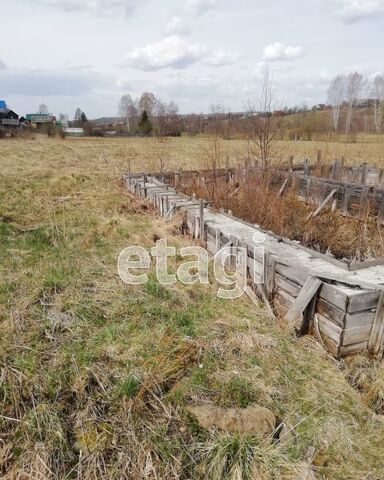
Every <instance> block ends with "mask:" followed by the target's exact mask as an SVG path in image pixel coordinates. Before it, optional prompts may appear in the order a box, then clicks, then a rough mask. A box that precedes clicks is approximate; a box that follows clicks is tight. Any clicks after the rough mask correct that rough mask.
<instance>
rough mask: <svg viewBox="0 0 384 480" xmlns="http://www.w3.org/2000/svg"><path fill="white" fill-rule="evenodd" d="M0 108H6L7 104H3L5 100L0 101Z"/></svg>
mask: <svg viewBox="0 0 384 480" xmlns="http://www.w3.org/2000/svg"><path fill="white" fill-rule="evenodd" d="M0 108H7V104H6V103H5V100H0Z"/></svg>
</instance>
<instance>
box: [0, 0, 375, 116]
mask: <svg viewBox="0 0 384 480" xmlns="http://www.w3.org/2000/svg"><path fill="white" fill-rule="evenodd" d="M0 2H1V36H0V99H2V98H4V99H5V100H6V101H7V103H8V104H9V106H10V107H11V108H13V109H14V110H15V111H16V112H17V113H19V114H25V113H27V112H31V111H36V110H37V108H38V105H39V104H41V103H45V104H47V105H48V107H49V110H50V111H52V112H53V113H56V114H58V113H59V112H62V113H67V114H69V116H70V118H72V117H73V114H74V111H75V109H76V107H80V108H81V109H82V110H84V111H85V112H86V114H87V115H88V117H98V116H111V115H116V113H117V104H118V100H119V98H120V97H121V95H122V94H124V93H129V94H131V95H132V96H138V95H140V93H141V92H142V91H144V90H151V91H153V92H154V93H155V94H156V95H158V96H159V97H161V98H162V99H164V100H167V101H169V100H171V99H173V100H175V101H176V103H178V104H179V106H180V110H181V112H183V113H188V112H197V113H198V112H201V111H209V107H210V105H211V104H222V105H224V106H225V107H226V108H227V109H228V110H231V111H238V110H241V109H242V106H243V105H244V104H245V101H246V99H247V96H248V92H249V91H251V90H253V89H254V88H255V85H257V82H258V81H260V76H261V74H262V71H263V69H264V68H265V65H269V68H270V70H271V71H272V72H273V77H274V79H275V81H276V82H277V84H278V87H279V95H280V97H281V98H282V99H283V100H284V102H285V103H286V104H288V105H294V104H300V105H302V104H303V103H307V104H308V105H313V104H315V103H319V102H324V101H325V99H326V90H327V86H328V82H329V80H330V78H332V77H333V76H334V75H336V74H337V73H345V72H349V71H352V70H355V69H357V70H359V71H360V72H362V73H364V74H365V75H367V76H373V75H375V74H377V73H380V72H384V0H305V1H303V0H300V1H299V0H268V1H260V0H235V1H234V0H184V1H180V0H179V1H177V0H0Z"/></svg>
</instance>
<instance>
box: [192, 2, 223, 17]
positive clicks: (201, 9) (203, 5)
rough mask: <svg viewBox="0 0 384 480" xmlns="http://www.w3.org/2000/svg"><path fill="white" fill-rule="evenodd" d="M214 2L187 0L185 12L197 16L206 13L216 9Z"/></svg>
mask: <svg viewBox="0 0 384 480" xmlns="http://www.w3.org/2000/svg"><path fill="white" fill-rule="evenodd" d="M216 5H217V1H216V0H187V3H186V7H187V10H188V11H189V12H190V13H192V14H193V15H196V16H199V15H203V14H204V13H206V12H207V11H208V10H211V9H212V8H214V7H216Z"/></svg>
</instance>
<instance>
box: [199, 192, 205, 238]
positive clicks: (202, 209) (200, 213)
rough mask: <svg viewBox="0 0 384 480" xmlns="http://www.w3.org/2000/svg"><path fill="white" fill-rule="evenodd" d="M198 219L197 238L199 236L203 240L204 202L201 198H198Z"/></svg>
mask: <svg viewBox="0 0 384 480" xmlns="http://www.w3.org/2000/svg"><path fill="white" fill-rule="evenodd" d="M199 219H200V232H199V238H200V240H202V241H203V240H204V203H203V200H200V212H199Z"/></svg>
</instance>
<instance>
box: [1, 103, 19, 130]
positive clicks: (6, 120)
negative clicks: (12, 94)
mask: <svg viewBox="0 0 384 480" xmlns="http://www.w3.org/2000/svg"><path fill="white" fill-rule="evenodd" d="M0 125H1V126H3V127H18V126H19V125H20V122H19V116H18V115H17V113H15V112H14V111H13V110H10V109H9V108H7V104H6V102H5V100H0Z"/></svg>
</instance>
